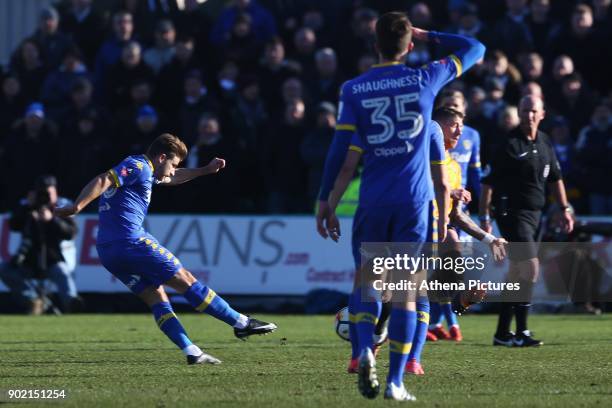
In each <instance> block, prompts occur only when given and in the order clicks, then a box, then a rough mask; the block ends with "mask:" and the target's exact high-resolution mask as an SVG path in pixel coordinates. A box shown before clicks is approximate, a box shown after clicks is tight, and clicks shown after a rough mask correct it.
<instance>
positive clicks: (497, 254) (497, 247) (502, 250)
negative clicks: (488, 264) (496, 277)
mask: <svg viewBox="0 0 612 408" xmlns="http://www.w3.org/2000/svg"><path fill="white" fill-rule="evenodd" d="M506 245H508V241H506V240H505V239H504V238H495V240H494V241H493V242H491V243H490V244H489V246H490V247H491V252H492V253H493V259H494V260H495V261H496V262H499V261H501V260H503V259H504V258H505V257H506Z"/></svg>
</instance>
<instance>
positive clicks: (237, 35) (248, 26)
mask: <svg viewBox="0 0 612 408" xmlns="http://www.w3.org/2000/svg"><path fill="white" fill-rule="evenodd" d="M260 53H261V51H260V43H259V42H258V41H257V38H256V37H255V33H254V32H253V22H252V20H251V17H250V16H249V15H248V14H246V13H240V14H238V15H237V16H236V19H235V20H234V25H233V26H232V31H231V32H230V36H229V39H228V40H227V41H226V43H225V44H224V45H223V57H224V59H225V60H230V61H234V62H235V63H237V64H238V65H239V66H240V67H241V68H242V69H244V70H246V71H252V70H254V69H255V68H256V66H257V60H258V59H259V55H260Z"/></svg>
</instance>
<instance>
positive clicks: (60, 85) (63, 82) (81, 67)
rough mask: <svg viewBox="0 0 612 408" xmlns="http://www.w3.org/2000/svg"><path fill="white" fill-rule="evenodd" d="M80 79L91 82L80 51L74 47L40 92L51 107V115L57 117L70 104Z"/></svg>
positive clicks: (46, 103) (49, 76)
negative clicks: (74, 88) (71, 90)
mask: <svg viewBox="0 0 612 408" xmlns="http://www.w3.org/2000/svg"><path fill="white" fill-rule="evenodd" d="M78 78H87V79H90V80H91V76H90V74H89V72H88V71H87V66H86V65H85V64H84V63H83V58H82V54H81V52H80V50H79V49H78V48H76V47H73V48H70V49H69V50H68V51H66V54H65V55H64V58H63V59H62V64H61V65H60V66H59V67H58V68H57V69H56V70H54V71H51V72H50V73H49V75H48V76H47V78H46V79H45V82H44V84H43V87H42V90H41V92H40V98H41V99H42V101H43V102H44V103H45V105H47V106H48V107H49V111H50V114H53V115H56V114H57V112H59V111H61V109H62V108H63V106H64V105H65V104H67V103H69V100H70V89H71V88H72V84H73V83H74V81H76V80H77V79H78Z"/></svg>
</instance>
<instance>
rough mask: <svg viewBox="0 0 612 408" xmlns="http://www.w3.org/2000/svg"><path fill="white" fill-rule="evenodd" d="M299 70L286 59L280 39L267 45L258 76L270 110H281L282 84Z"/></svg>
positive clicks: (277, 38) (274, 39) (275, 38)
mask: <svg viewBox="0 0 612 408" xmlns="http://www.w3.org/2000/svg"><path fill="white" fill-rule="evenodd" d="M296 73H297V70H296V69H295V67H294V66H292V65H291V64H290V63H289V62H288V61H287V60H286V59H285V46H284V45H283V42H282V41H281V39H280V38H279V37H274V38H272V39H271V40H270V41H268V42H267V43H266V46H265V48H264V55H263V59H262V60H261V63H260V65H259V69H258V70H257V76H258V77H259V83H260V84H261V88H260V89H261V95H262V97H263V99H264V101H265V103H266V105H267V107H268V109H269V110H279V109H280V108H279V105H282V102H281V84H282V83H283V82H284V81H285V80H286V79H287V78H289V77H290V76H293V75H296Z"/></svg>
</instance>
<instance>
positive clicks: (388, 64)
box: [372, 61, 403, 68]
mask: <svg viewBox="0 0 612 408" xmlns="http://www.w3.org/2000/svg"><path fill="white" fill-rule="evenodd" d="M402 64H403V62H399V61H389V62H382V63H380V64H374V65H372V68H379V67H390V66H393V65H402Z"/></svg>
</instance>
